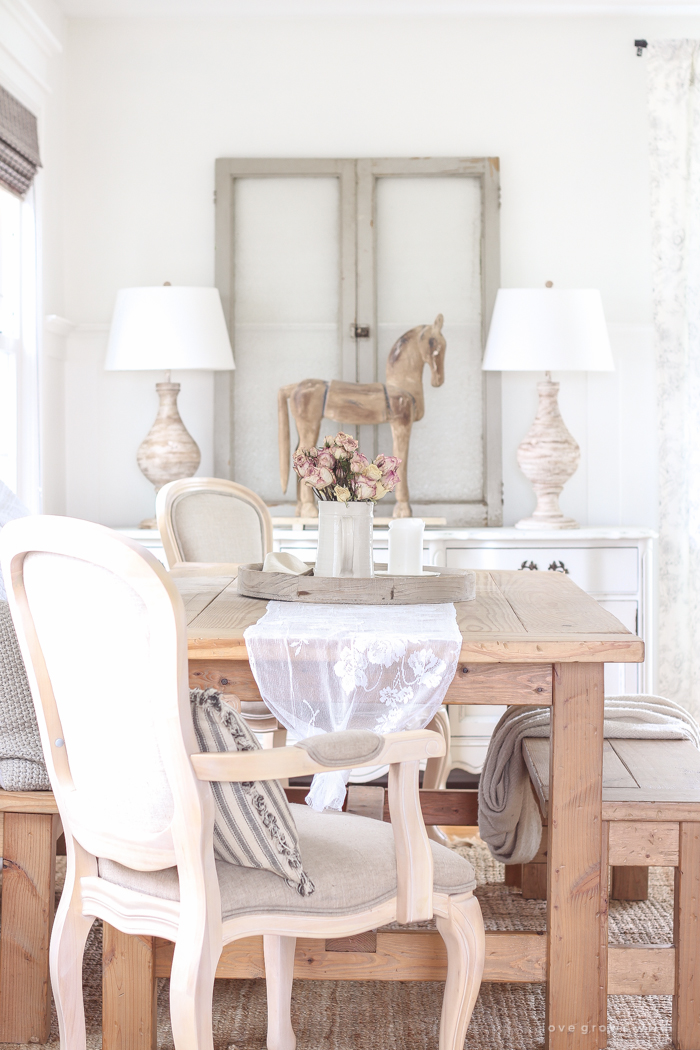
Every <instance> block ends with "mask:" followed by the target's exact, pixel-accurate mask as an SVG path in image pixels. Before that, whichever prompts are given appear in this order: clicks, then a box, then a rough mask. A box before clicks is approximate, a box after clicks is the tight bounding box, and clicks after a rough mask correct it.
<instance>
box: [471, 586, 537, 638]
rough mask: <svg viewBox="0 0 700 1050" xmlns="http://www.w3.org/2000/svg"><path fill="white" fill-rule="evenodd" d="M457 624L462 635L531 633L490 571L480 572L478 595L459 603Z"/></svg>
mask: <svg viewBox="0 0 700 1050" xmlns="http://www.w3.org/2000/svg"><path fill="white" fill-rule="evenodd" d="M455 610H456V613H457V626H458V627H459V629H460V631H461V632H462V635H463V636H465V637H470V636H472V635H479V634H507V635H515V636H516V637H517V636H518V635H521V636H524V635H526V634H527V632H526V630H525V628H524V627H523V625H522V623H521V622H520V620H519V619H518V617H517V616H516V614H515V613H514V612H513V609H512V608H511V606H510V603H509V602H508V600H507V599H506V598H505V597H504V595H503V592H502V590H501V589H500V587H498V585H497V584H496V582H495V580H494V578H493V576H492V574H491V573H490V572H482V571H477V572H476V598H475V599H474V601H473V602H460V603H459V604H458V605H455Z"/></svg>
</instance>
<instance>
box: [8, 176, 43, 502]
mask: <svg viewBox="0 0 700 1050" xmlns="http://www.w3.org/2000/svg"><path fill="white" fill-rule="evenodd" d="M38 447H39V442H38V405H37V323H36V235H35V222H34V191H33V189H30V190H29V192H28V194H27V196H26V197H25V199H24V200H21V199H20V198H19V197H16V196H15V195H14V194H12V193H10V192H8V191H7V190H5V189H2V188H0V479H1V480H2V481H4V482H5V484H6V485H8V486H9V487H10V488H11V489H12V490H13V491H14V492H16V493H17V495H18V496H19V497H20V499H21V500H22V501H23V502H24V503H26V504H27V505H28V506H29V507H30V508H31V509H32V510H38V509H39V469H38Z"/></svg>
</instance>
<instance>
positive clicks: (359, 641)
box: [244, 601, 462, 811]
mask: <svg viewBox="0 0 700 1050" xmlns="http://www.w3.org/2000/svg"><path fill="white" fill-rule="evenodd" d="M244 637H245V642H246V647H247V649H248V656H249V660H250V666H251V669H252V672H253V675H254V677H255V681H256V682H257V685H258V689H259V690H260V695H261V696H262V698H263V700H264V701H265V703H266V704H267V706H268V707H269V709H270V711H272V713H273V714H274V716H275V717H276V718H277V719H278V720H279V721H280V722H281V723H282V725H283V726H285V727H286V728H287V729H288V730H290V731H291V732H293V733H295V734H296V735H297V737H298V738H299V739H303V738H304V737H309V736H314V735H315V734H317V733H331V732H335V731H337V730H340V729H372V730H374V732H377V733H392V732H398V731H399V730H403V729H422V728H423V727H424V726H426V725H427V724H428V722H430V720H431V719H432V717H433V715H434V714H435V712H436V711H437V710H438V708H439V707H440V704H441V703H442V701H443V699H444V697H445V693H446V692H447V688H448V686H449V684H450V682H451V681H452V679H453V677H454V674H455V671H456V670H457V660H458V659H459V652H460V648H461V645H462V636H461V634H460V631H459V628H458V627H457V618H456V614H455V607H454V605H395V606H389V607H381V606H374V605H303V604H299V603H294V602H275V601H271V602H269V603H268V606H267V612H266V613H265V615H264V616H263V617H261V619H260V620H258V622H257V623H256V624H255V625H254V626H252V627H248V628H247V630H246V631H245V635H244ZM349 776H350V770H347V771H344V772H333V773H321V774H318V775H317V776H315V777H314V780H313V783H312V785H311V790H310V791H309V794H308V795H307V798H306V801H307V803H308V805H310V806H311V807H312V809H315V810H319V811H321V810H324V809H341V808H342V805H343V800H344V798H345V788H346V784H347V782H348V777H349Z"/></svg>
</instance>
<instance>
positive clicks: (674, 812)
mask: <svg viewBox="0 0 700 1050" xmlns="http://www.w3.org/2000/svg"><path fill="white" fill-rule="evenodd" d="M697 819H698V807H697V805H691V804H690V803H686V802H645V801H642V802H615V801H613V802H603V820H610V821H613V820H634V821H636V822H637V823H639V821H641V820H653V821H665V820H677V821H683V820H689V821H695V820H697Z"/></svg>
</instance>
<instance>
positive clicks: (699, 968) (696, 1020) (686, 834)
mask: <svg viewBox="0 0 700 1050" xmlns="http://www.w3.org/2000/svg"><path fill="white" fill-rule="evenodd" d="M673 942H674V944H675V946H676V995H675V996H674V999H673V1014H672V1036H673V1045H674V1046H675V1047H676V1048H677V1050H697V1048H698V1047H699V1046H700V1009H699V1008H698V1007H699V1004H700V822H698V823H695V822H693V823H690V822H686V821H684V822H683V823H682V824H681V826H680V840H679V861H678V867H677V868H676V873H675V894H674V910H673Z"/></svg>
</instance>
